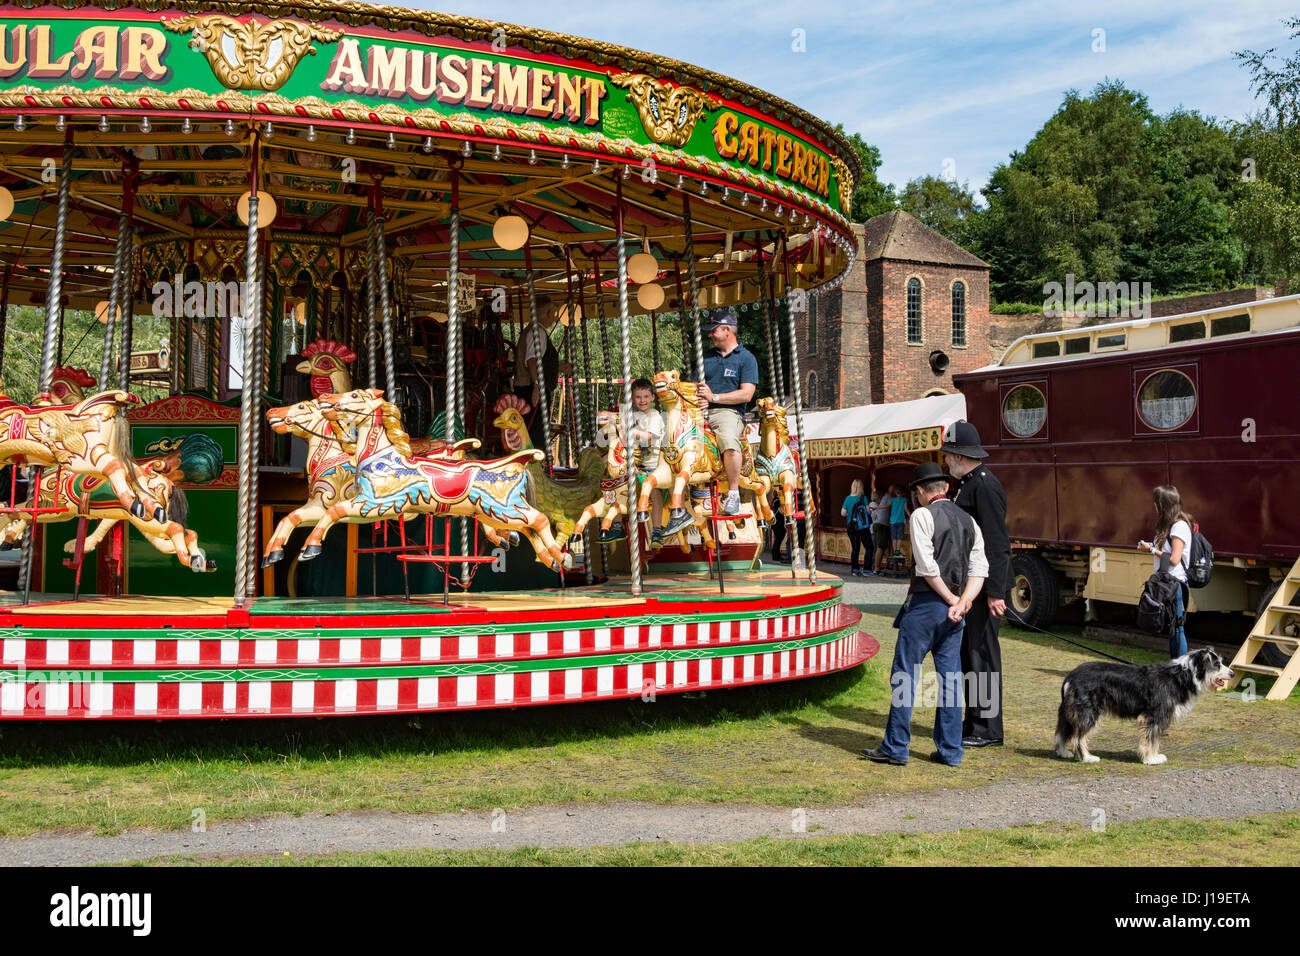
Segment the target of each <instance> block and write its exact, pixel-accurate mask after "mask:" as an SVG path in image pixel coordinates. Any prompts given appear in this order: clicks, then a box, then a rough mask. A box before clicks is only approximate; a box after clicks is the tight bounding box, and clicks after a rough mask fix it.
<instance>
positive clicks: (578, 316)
mask: <svg viewBox="0 0 1300 956" xmlns="http://www.w3.org/2000/svg"><path fill="white" fill-rule="evenodd" d="M555 317H556V318H557V319H559V320H560V325H572V324H573V322H574V320H577V321H578V322H581V321H582V306H580V305H578V304H577V303H576V302H575V303H574V305H573V312H572V314H570V312H569V306H568V305H567V304H566V305H562V306H559V307H558V308H557V309H556V310H555Z"/></svg>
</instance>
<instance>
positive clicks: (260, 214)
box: [235, 189, 277, 229]
mask: <svg viewBox="0 0 1300 956" xmlns="http://www.w3.org/2000/svg"><path fill="white" fill-rule="evenodd" d="M252 195H253V194H252V192H246V193H244V195H242V196H240V197H239V202H238V203H236V204H235V212H236V213H238V215H239V221H240V222H242V223H243V224H244V225H245V226H247V225H248V200H249V199H251V198H252ZM276 211H277V210H276V208H275V199H274V197H272V196H271V194H270V193H268V192H267V191H266V190H264V189H259V190H258V192H257V228H258V229H265V228H266V227H267V226H269V225H270V224H271V223H273V222H275V214H276Z"/></svg>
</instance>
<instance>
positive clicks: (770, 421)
mask: <svg viewBox="0 0 1300 956" xmlns="http://www.w3.org/2000/svg"><path fill="white" fill-rule="evenodd" d="M755 404H756V405H757V406H758V414H759V416H760V421H759V425H758V429H759V439H758V470H759V471H760V472H762V473H763V474H764V475H766V476H767V477H768V479H769V480H770V481H771V483H772V485H773V486H774V487H778V488H780V489H781V507H782V509H783V510H784V511H785V514H786V519H785V520H786V523H787V524H790V523H792V522H793V521H794V517H793V515H794V513H795V504H794V493H795V489H796V488H799V487H801V486H802V485H803V479H802V478H801V477H800V476H799V459H798V458H797V457H796V456H795V453H794V449H792V448H791V447H790V429H789V426H788V425H787V424H786V420H785V408H783V407H782V406H781V405H778V404H777V402H776V399H774V398H760V399H759V400H758V401H757V402H756V403H755ZM809 506H810V507H811V502H809Z"/></svg>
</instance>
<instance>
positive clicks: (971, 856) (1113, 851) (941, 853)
mask: <svg viewBox="0 0 1300 956" xmlns="http://www.w3.org/2000/svg"><path fill="white" fill-rule="evenodd" d="M1298 855H1300V814H1295V813H1276V814H1264V815H1262V816H1258V817H1249V818H1247V819H1244V820H1229V821H1223V820H1187V819H1181V820H1142V821H1139V822H1136V823H1116V824H1111V825H1110V826H1108V827H1107V828H1106V829H1105V831H1104V832H1100V833H1098V832H1094V831H1092V830H1090V829H1088V828H1087V827H1077V826H1074V827H1072V826H1065V825H1064V824H1036V825H1033V826H1020V827H1009V828H1008V829H1005V830H966V831H964V832H961V833H882V834H872V835H870V836H830V837H807V838H801V839H795V838H789V837H787V838H783V839H773V838H771V837H761V838H759V839H756V840H745V841H742V842H736V843H715V844H706V845H700V844H692V843H632V844H628V845H626V846H616V847H592V848H584V849H573V848H568V847H566V848H562V849H550V850H544V849H539V848H538V847H524V848H521V849H518V850H390V851H385V852H375V853H338V854H332V855H328V856H300V857H289V856H284V855H280V856H261V857H228V858H224V859H216V860H214V859H211V858H204V859H197V858H195V857H165V858H159V859H156V860H148V861H144V862H141V863H136V864H132V865H135V866H936V865H941V866H1022V865H1032V866H1093V865H1096V866H1168V865H1170V863H1171V862H1173V863H1176V864H1177V865H1179V866H1249V865H1260V866H1276V865H1277V864H1278V863H1279V862H1284V861H1288V860H1295V859H1296V858H1297V856H1298Z"/></svg>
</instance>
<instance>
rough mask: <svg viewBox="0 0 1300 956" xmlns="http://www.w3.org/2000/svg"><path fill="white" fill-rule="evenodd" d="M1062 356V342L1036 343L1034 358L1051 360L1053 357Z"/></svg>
mask: <svg viewBox="0 0 1300 956" xmlns="http://www.w3.org/2000/svg"><path fill="white" fill-rule="evenodd" d="M1060 354H1061V343H1060V342H1057V341H1051V342H1035V343H1034V358H1051V357H1052V356H1053V355H1060Z"/></svg>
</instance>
